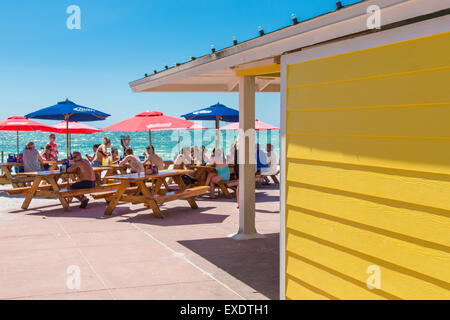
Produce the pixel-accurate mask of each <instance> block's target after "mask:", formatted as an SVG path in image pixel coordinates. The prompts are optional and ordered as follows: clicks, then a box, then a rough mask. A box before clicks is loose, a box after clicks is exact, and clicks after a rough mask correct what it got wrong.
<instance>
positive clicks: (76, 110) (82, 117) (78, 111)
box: [25, 99, 110, 122]
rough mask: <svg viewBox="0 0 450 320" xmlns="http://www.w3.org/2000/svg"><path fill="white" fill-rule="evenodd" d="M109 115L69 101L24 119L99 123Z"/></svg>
mask: <svg viewBox="0 0 450 320" xmlns="http://www.w3.org/2000/svg"><path fill="white" fill-rule="evenodd" d="M109 116H110V115H109V114H107V113H103V112H101V111H98V110H95V109H92V108H89V107H83V106H80V105H78V104H76V103H73V102H72V101H70V100H68V99H67V100H66V101H62V102H58V104H56V105H54V106H51V107H48V108H44V109H41V110H38V111H36V112H33V113H29V114H27V115H26V116H25V117H27V118H34V119H45V120H64V121H85V122H87V121H99V120H105V119H106V118H107V117H109Z"/></svg>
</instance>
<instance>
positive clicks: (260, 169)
mask: <svg viewBox="0 0 450 320" xmlns="http://www.w3.org/2000/svg"><path fill="white" fill-rule="evenodd" d="M268 168H269V165H268V164H267V157H266V153H265V152H264V151H262V150H261V147H260V145H259V143H258V144H257V145H256V172H257V173H264V172H266V171H267V170H268Z"/></svg>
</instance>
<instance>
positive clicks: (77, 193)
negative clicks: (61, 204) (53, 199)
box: [58, 183, 120, 198]
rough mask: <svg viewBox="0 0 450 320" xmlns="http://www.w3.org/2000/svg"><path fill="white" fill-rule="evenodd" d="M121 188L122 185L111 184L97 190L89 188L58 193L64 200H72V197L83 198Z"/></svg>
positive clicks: (98, 187) (63, 190) (62, 190)
mask: <svg viewBox="0 0 450 320" xmlns="http://www.w3.org/2000/svg"><path fill="white" fill-rule="evenodd" d="M119 186H120V183H110V184H102V185H100V186H97V187H95V188H89V189H75V190H73V189H61V190H59V191H58V195H59V196H61V197H64V198H70V197H76V196H81V195H84V194H93V193H98V192H103V191H107V190H114V189H117V187H119Z"/></svg>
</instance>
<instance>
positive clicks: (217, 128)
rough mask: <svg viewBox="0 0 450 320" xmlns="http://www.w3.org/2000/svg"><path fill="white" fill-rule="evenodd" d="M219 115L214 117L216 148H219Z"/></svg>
mask: <svg viewBox="0 0 450 320" xmlns="http://www.w3.org/2000/svg"><path fill="white" fill-rule="evenodd" d="M219 122H220V120H219V117H216V150H217V149H219V134H220V133H219V127H220V125H219Z"/></svg>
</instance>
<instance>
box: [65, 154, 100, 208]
mask: <svg viewBox="0 0 450 320" xmlns="http://www.w3.org/2000/svg"><path fill="white" fill-rule="evenodd" d="M73 160H74V164H73V165H72V166H71V167H69V169H68V170H67V172H69V173H76V174H78V175H79V176H80V182H77V183H74V184H72V185H71V186H70V187H69V188H70V189H72V190H77V189H91V188H95V173H94V169H93V168H92V166H91V164H90V163H89V161H87V160H84V159H83V158H82V156H81V153H79V152H74V153H73ZM75 198H77V199H78V200H80V201H81V205H80V208H81V209H85V208H86V207H87V205H88V203H89V199H88V198H87V197H86V196H85V195H81V196H76V197H75Z"/></svg>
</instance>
